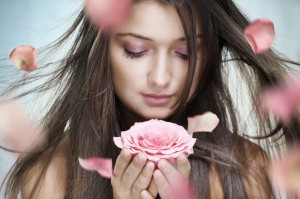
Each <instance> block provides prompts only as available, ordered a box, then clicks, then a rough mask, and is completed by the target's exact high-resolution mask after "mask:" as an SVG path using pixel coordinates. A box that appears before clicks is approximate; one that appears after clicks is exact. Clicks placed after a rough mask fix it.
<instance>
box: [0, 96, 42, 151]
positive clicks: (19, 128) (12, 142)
mask: <svg viewBox="0 0 300 199" xmlns="http://www.w3.org/2000/svg"><path fill="white" fill-rule="evenodd" d="M0 138H1V140H2V141H3V143H4V144H5V145H6V147H7V148H10V149H12V150H15V151H19V152H23V151H26V150H27V149H29V148H32V147H38V146H41V145H42V144H43V143H44V137H43V134H41V133H40V132H39V131H38V128H37V127H36V125H35V124H34V123H33V122H32V121H31V120H30V119H29V117H28V115H27V114H26V111H25V109H24V108H23V107H22V106H21V105H20V104H18V103H5V102H1V103H0Z"/></svg>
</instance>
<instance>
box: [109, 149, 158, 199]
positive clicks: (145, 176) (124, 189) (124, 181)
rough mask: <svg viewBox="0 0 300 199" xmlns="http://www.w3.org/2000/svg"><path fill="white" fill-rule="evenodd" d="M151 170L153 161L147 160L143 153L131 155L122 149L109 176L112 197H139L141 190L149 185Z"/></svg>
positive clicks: (119, 198) (133, 198) (130, 198)
mask: <svg viewBox="0 0 300 199" xmlns="http://www.w3.org/2000/svg"><path fill="white" fill-rule="evenodd" d="M153 172H154V163H153V162H149V161H148V162H147V157H146V156H145V154H143V153H138V154H136V155H132V154H130V152H129V151H127V150H126V149H123V150H122V151H121V153H120V155H119V156H118V158H117V160H116V164H115V167H114V175H113V177H112V178H111V184H112V187H113V195H114V199H140V198H141V192H142V191H143V190H145V189H147V188H148V187H149V185H150V182H151V179H152V176H153ZM155 197H156V195H155Z"/></svg>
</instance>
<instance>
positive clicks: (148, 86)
mask: <svg viewBox="0 0 300 199" xmlns="http://www.w3.org/2000/svg"><path fill="white" fill-rule="evenodd" d="M141 19H142V20H141ZM184 37H185V35H184V32H183V29H182V26H181V23H180V19H179V17H178V16H177V14H176V11H175V9H174V8H172V7H170V6H163V5H160V4H158V3H157V2H155V1H143V2H141V3H137V4H135V5H134V6H133V9H132V11H131V14H130V16H129V17H128V19H127V21H125V23H124V24H123V25H122V26H120V27H119V28H118V29H117V30H116V31H115V32H113V33H112V36H111V38H110V56H111V63H112V71H113V73H112V79H113V86H114V90H115V93H116V95H117V97H118V98H119V99H120V102H121V109H120V112H121V115H122V118H124V120H125V121H124V122H125V125H126V126H130V125H132V124H133V123H134V122H136V121H143V120H145V119H152V118H158V119H166V118H168V117H169V116H170V115H171V114H172V113H173V112H174V108H173V109H172V108H171V107H172V105H174V104H175V103H176V101H178V100H179V97H180V94H181V92H182V89H183V86H184V83H185V77H186V73H187V67H188V61H187V58H188V52H187V46H186V42H185V40H184ZM128 51H130V52H129V53H128ZM131 53H135V54H131ZM199 68H200V64H198V65H197V68H196V73H195V74H196V75H195V77H194V78H195V79H198V78H199V75H198V74H199V70H200V69H199ZM137 82H138V83H137ZM196 85H197V81H194V82H193V84H192V88H191V91H190V96H191V95H192V93H193V92H195V89H196ZM149 94H150V95H168V96H169V100H168V102H167V103H164V104H151V103H148V102H147V100H145V97H144V96H145V95H149ZM190 96H189V97H190ZM126 119H127V120H126ZM157 167H158V169H156V170H154V164H153V163H152V162H149V161H148V162H147V159H146V157H145V155H144V154H138V155H135V156H132V155H130V154H129V152H128V151H124V150H122V152H121V154H120V155H119V157H118V159H117V161H116V165H115V168H114V172H115V174H116V175H115V176H114V177H113V178H112V186H113V190H114V197H115V198H117V199H121V198H140V197H141V192H142V193H143V197H145V198H149V197H150V198H152V197H156V195H157V194H158V193H159V195H160V196H161V198H169V197H170V193H171V192H172V191H171V190H172V188H171V185H170V182H172V180H174V178H175V177H181V176H183V177H188V176H189V171H190V165H189V162H188V161H187V158H185V157H179V158H177V160H176V163H175V164H174V165H172V164H171V163H169V162H168V161H166V160H161V161H159V162H158V165H157ZM152 177H153V178H152ZM148 187H149V188H148ZM147 188H148V189H147ZM143 190H144V191H143ZM146 190H148V191H146Z"/></svg>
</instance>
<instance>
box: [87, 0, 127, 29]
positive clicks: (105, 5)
mask: <svg viewBox="0 0 300 199" xmlns="http://www.w3.org/2000/svg"><path fill="white" fill-rule="evenodd" d="M131 4H132V0H85V8H86V12H87V14H88V15H89V16H90V18H91V20H92V23H94V24H95V25H96V26H97V27H99V28H110V29H111V28H114V27H116V26H118V25H120V24H121V23H122V22H123V21H124V20H125V19H126V17H127V15H128V13H129V10H130V8H131Z"/></svg>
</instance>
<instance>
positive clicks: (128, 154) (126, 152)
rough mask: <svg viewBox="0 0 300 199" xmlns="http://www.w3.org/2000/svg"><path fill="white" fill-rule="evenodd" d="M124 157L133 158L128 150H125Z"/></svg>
mask: <svg viewBox="0 0 300 199" xmlns="http://www.w3.org/2000/svg"><path fill="white" fill-rule="evenodd" d="M123 154H124V157H125V158H130V157H131V153H130V152H129V150H128V149H124V153H123Z"/></svg>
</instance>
